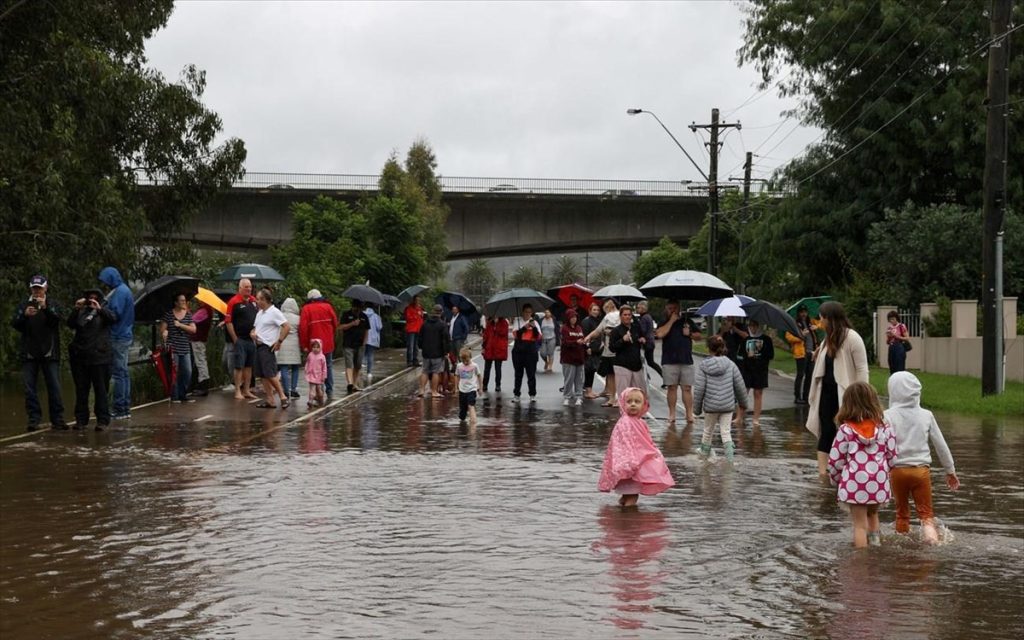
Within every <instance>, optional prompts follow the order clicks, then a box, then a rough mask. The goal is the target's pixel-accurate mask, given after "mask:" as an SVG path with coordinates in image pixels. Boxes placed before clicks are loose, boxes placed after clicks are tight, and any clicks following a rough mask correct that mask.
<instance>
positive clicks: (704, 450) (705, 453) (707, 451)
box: [697, 443, 711, 458]
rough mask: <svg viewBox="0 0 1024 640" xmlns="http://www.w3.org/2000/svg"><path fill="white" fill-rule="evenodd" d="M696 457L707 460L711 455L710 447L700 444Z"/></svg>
mask: <svg viewBox="0 0 1024 640" xmlns="http://www.w3.org/2000/svg"><path fill="white" fill-rule="evenodd" d="M697 455H699V456H700V457H701V458H707V457H708V456H709V455H711V445H710V444H703V443H702V444H701V445H700V453H698V454H697Z"/></svg>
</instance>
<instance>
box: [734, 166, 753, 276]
mask: <svg viewBox="0 0 1024 640" xmlns="http://www.w3.org/2000/svg"><path fill="white" fill-rule="evenodd" d="M753 165H754V152H753V151H748V152H747V157H746V158H745V160H744V162H743V207H744V208H746V206H747V205H748V204H750V170H751V169H752V168H753ZM746 215H747V212H746V211H744V212H743V216H746ZM743 216H740V220H739V223H740V255H739V257H737V259H736V284H738V285H739V288H740V293H744V294H745V293H746V292H747V285H745V284H743V279H742V278H743V241H744V240H745V239H746V237H747V230H746V229H745V228H744V227H745V226H746V223H745V221H744V220H743Z"/></svg>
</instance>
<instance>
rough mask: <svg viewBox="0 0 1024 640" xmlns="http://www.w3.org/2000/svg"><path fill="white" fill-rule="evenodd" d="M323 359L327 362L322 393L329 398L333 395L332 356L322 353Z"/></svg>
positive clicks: (331, 354) (325, 352)
mask: <svg viewBox="0 0 1024 640" xmlns="http://www.w3.org/2000/svg"><path fill="white" fill-rule="evenodd" d="M324 359H325V360H327V379H326V380H324V393H326V394H327V395H328V396H330V395H333V394H334V365H333V359H334V354H333V353H330V352H328V351H324Z"/></svg>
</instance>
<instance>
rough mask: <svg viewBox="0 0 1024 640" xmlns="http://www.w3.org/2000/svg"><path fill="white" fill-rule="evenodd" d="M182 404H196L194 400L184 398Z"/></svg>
mask: <svg viewBox="0 0 1024 640" xmlns="http://www.w3.org/2000/svg"><path fill="white" fill-rule="evenodd" d="M182 402H184V403H185V404H195V403H196V399H195V398H185V399H184V400H182Z"/></svg>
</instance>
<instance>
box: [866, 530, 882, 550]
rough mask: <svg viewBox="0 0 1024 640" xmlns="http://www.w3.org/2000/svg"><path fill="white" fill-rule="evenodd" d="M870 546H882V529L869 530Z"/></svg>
mask: <svg viewBox="0 0 1024 640" xmlns="http://www.w3.org/2000/svg"><path fill="white" fill-rule="evenodd" d="M868 546H869V547H880V546H882V532H881V531H868Z"/></svg>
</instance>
